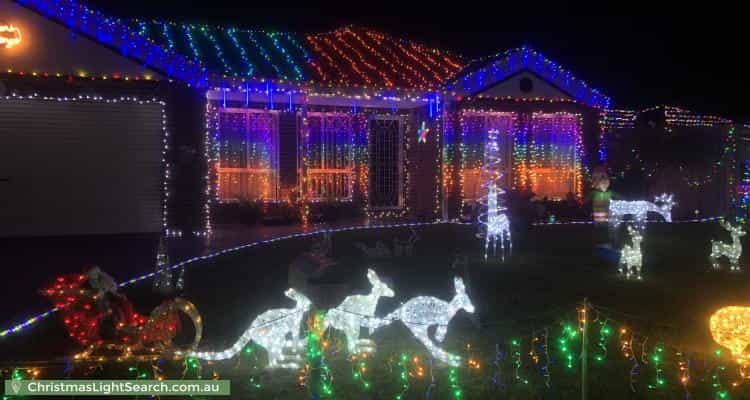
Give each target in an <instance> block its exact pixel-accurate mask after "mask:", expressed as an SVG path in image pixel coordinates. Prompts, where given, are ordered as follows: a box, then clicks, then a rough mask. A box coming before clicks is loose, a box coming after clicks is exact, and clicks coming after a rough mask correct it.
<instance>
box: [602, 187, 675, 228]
mask: <svg viewBox="0 0 750 400" xmlns="http://www.w3.org/2000/svg"><path fill="white" fill-rule="evenodd" d="M673 198H674V196H673V195H671V194H666V193H664V194H661V195H659V196H656V197H655V198H654V202H653V203H652V202H650V201H645V200H636V201H627V200H611V201H610V202H609V222H610V223H611V224H614V225H619V224H620V222H622V218H623V217H625V216H626V215H631V216H632V217H633V220H634V221H635V223H636V224H637V225H639V226H643V224H645V223H646V217H647V216H648V213H649V212H653V213H657V214H659V215H661V216H662V217H664V220H665V221H667V222H672V207H674V206H675V205H676V204H677V203H675V202H674V200H673Z"/></svg>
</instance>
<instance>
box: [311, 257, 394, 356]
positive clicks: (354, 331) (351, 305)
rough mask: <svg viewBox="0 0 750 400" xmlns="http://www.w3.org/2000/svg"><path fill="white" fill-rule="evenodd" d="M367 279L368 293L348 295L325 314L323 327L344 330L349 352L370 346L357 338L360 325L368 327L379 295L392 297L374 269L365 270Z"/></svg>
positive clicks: (370, 346)
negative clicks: (370, 287) (370, 288)
mask: <svg viewBox="0 0 750 400" xmlns="http://www.w3.org/2000/svg"><path fill="white" fill-rule="evenodd" d="M367 279H368V280H369V281H370V284H371V285H372V290H371V291H370V294H367V295H352V296H348V297H346V298H345V299H344V301H342V302H341V304H339V305H338V306H337V307H336V308H334V309H331V310H329V311H328V313H327V314H326V318H325V323H324V329H323V330H325V329H327V328H328V327H331V328H333V329H337V330H340V331H343V332H344V335H346V345H347V349H348V350H349V353H350V354H356V353H357V352H358V351H359V350H360V349H362V350H363V351H367V350H369V349H371V348H372V342H371V341H369V340H367V341H364V342H363V339H360V338H359V331H360V328H361V327H368V326H369V320H370V319H372V318H373V317H374V316H375V308H376V307H377V305H378V300H379V299H380V298H381V297H393V295H394V294H393V290H391V288H390V287H388V285H386V284H385V283H383V282H382V281H381V280H380V278H379V277H378V274H377V273H375V271H373V270H371V269H368V270H367Z"/></svg>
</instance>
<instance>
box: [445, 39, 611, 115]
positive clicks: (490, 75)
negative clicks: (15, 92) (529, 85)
mask: <svg viewBox="0 0 750 400" xmlns="http://www.w3.org/2000/svg"><path fill="white" fill-rule="evenodd" d="M524 70H526V71H530V72H532V73H534V74H536V75H537V76H539V77H540V78H542V79H544V80H545V81H546V82H548V83H550V84H552V85H553V86H555V87H557V88H558V89H560V90H561V91H563V92H564V93H566V94H568V95H569V96H570V97H572V98H574V99H576V100H577V101H580V102H582V103H585V104H588V105H590V106H592V107H598V108H605V109H606V108H609V107H610V106H611V99H610V98H609V97H607V96H606V95H604V94H602V93H601V92H599V91H598V90H597V89H594V88H592V87H591V86H589V85H588V84H587V83H586V82H584V81H582V80H580V79H578V78H576V77H575V76H573V75H572V74H571V73H570V71H567V70H565V69H564V68H562V67H561V66H560V65H558V64H557V63H555V62H553V61H552V60H550V59H548V58H546V57H544V56H543V55H542V54H541V53H539V52H538V51H536V50H534V49H532V48H530V47H527V46H523V47H519V48H515V49H511V50H508V51H505V52H503V53H499V54H497V55H494V56H491V57H485V58H482V59H480V60H477V61H474V62H471V63H469V65H468V66H467V67H466V68H465V69H464V70H463V71H461V72H460V73H458V74H457V76H456V77H455V78H454V79H453V80H452V81H451V82H449V83H448V84H447V85H446V88H447V89H448V90H450V91H453V92H455V93H456V94H459V95H462V96H471V95H475V94H478V93H480V92H482V91H483V89H485V88H487V87H490V86H493V85H495V84H497V83H499V82H502V81H503V80H505V79H507V78H509V77H510V76H512V75H514V74H516V73H518V72H520V71H524Z"/></svg>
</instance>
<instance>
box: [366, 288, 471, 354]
mask: <svg viewBox="0 0 750 400" xmlns="http://www.w3.org/2000/svg"><path fill="white" fill-rule="evenodd" d="M453 283H454V285H455V290H456V294H455V295H454V296H453V299H451V301H449V302H448V301H444V300H440V299H438V298H435V297H431V296H419V297H415V298H413V299H410V300H409V301H407V302H406V303H404V304H403V305H401V307H399V308H398V309H396V311H394V312H392V313H390V314H388V315H387V316H386V317H385V318H383V319H381V320H380V321H378V322H376V323H374V324H373V326H372V329H376V328H379V327H381V326H384V325H388V324H389V323H391V322H392V321H395V320H400V321H401V322H402V323H403V324H404V325H406V327H407V328H409V330H410V331H411V333H412V334H413V335H414V337H416V338H417V339H418V340H419V341H420V342H422V344H424V345H425V347H427V350H429V351H430V353H431V354H432V356H433V357H435V358H436V359H438V360H440V361H443V362H445V363H447V364H449V365H452V366H458V365H459V364H460V363H461V357H459V356H457V355H455V354H451V353H448V352H446V351H445V350H443V349H441V348H440V347H438V346H437V345H435V343H433V341H432V339H431V338H430V336H429V333H428V331H429V328H430V326H433V325H435V326H437V329H436V330H435V341H436V342H438V343H442V342H443V340H444V339H445V335H446V334H447V333H448V323H450V321H451V319H453V317H454V316H455V315H456V313H457V312H458V311H459V310H461V309H463V310H465V311H466V312H469V313H473V312H474V305H473V304H471V299H469V296H468V295H467V294H466V287H465V286H464V281H463V280H462V279H461V278H458V277H456V278H454V279H453Z"/></svg>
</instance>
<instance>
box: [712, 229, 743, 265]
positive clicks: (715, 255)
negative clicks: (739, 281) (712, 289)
mask: <svg viewBox="0 0 750 400" xmlns="http://www.w3.org/2000/svg"><path fill="white" fill-rule="evenodd" d="M721 226H722V227H723V228H724V229H726V230H727V231H728V232H729V234H730V235H731V236H732V243H731V244H727V243H723V242H720V241H718V240H712V241H711V255H710V256H709V258H710V260H711V266H713V268H714V269H719V267H720V265H719V258H721V257H726V258H727V260H729V270H730V271H739V270H740V256H741V255H742V243H740V238H741V237H742V236H745V233H746V232H745V231H744V230H743V229H742V227H741V226H736V227H735V226H732V225H731V224H730V223H728V222H725V221H721Z"/></svg>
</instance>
